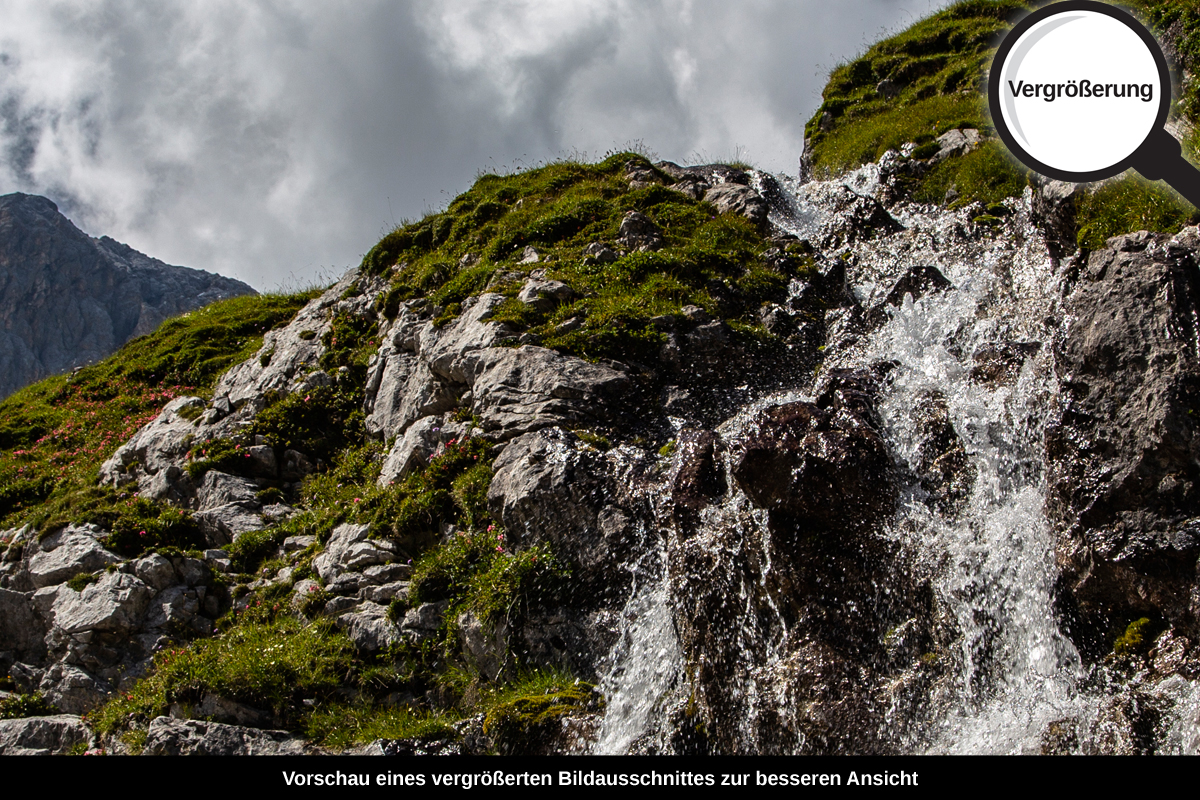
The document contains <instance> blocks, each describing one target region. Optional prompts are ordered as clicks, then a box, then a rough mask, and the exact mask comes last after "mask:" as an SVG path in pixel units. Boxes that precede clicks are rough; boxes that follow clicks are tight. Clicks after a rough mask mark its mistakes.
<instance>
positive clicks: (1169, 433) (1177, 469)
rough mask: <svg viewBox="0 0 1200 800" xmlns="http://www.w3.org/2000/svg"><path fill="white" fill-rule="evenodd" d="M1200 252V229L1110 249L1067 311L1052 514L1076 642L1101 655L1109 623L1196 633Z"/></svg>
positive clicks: (1054, 430) (1115, 243)
mask: <svg viewBox="0 0 1200 800" xmlns="http://www.w3.org/2000/svg"><path fill="white" fill-rule="evenodd" d="M1197 244H1200V234H1198V233H1197V230H1196V229H1195V228H1189V229H1186V230H1185V231H1183V232H1182V233H1180V234H1179V235H1178V236H1177V237H1175V238H1173V239H1168V238H1167V237H1165V236H1156V235H1152V234H1148V233H1145V232H1142V233H1136V234H1129V235H1127V236H1121V237H1117V238H1115V239H1110V240H1109V242H1108V245H1107V246H1106V247H1105V248H1104V249H1103V250H1097V251H1095V252H1093V253H1092V254H1091V256H1090V257H1089V258H1088V262H1087V266H1086V267H1085V268H1084V269H1083V270H1082V272H1081V273H1080V275H1079V279H1078V282H1077V283H1076V285H1075V288H1074V291H1072V292H1071V294H1070V295H1069V296H1068V297H1067V300H1066V303H1065V308H1064V312H1065V315H1066V318H1067V320H1068V323H1067V325H1066V326H1065V331H1064V332H1063V335H1062V337H1061V339H1060V340H1059V341H1058V343H1057V344H1056V346H1055V349H1054V361H1055V371H1056V372H1057V374H1058V378H1059V384H1060V400H1059V403H1060V412H1059V417H1058V421H1057V422H1056V424H1054V425H1052V426H1050V428H1049V429H1048V430H1047V431H1046V455H1047V460H1048V463H1049V475H1048V478H1049V497H1048V499H1047V511H1048V513H1049V515H1050V517H1051V519H1053V520H1054V521H1056V522H1057V524H1058V527H1059V530H1060V532H1061V534H1060V535H1061V543H1060V545H1059V548H1058V553H1059V555H1060V559H1061V561H1062V564H1061V566H1062V567H1063V572H1064V575H1063V577H1064V580H1065V581H1067V583H1068V584H1069V586H1070V587H1071V591H1072V598H1073V602H1074V603H1075V604H1077V605H1078V608H1077V610H1076V611H1075V613H1076V614H1078V617H1079V618H1080V620H1081V624H1080V625H1079V626H1078V629H1077V630H1076V638H1077V639H1080V641H1079V642H1077V644H1078V643H1081V642H1082V643H1084V644H1087V643H1086V642H1084V641H1083V640H1085V639H1087V638H1088V637H1089V636H1095V637H1097V640H1096V641H1095V642H1094V643H1092V645H1094V646H1097V647H1106V646H1108V645H1107V644H1106V643H1105V642H1106V641H1108V637H1109V632H1108V628H1109V626H1110V625H1112V624H1113V622H1110V621H1109V620H1110V619H1112V620H1114V621H1119V620H1130V619H1137V618H1138V617H1141V616H1148V617H1151V618H1165V619H1167V620H1168V621H1170V622H1171V623H1173V624H1175V625H1177V626H1180V627H1181V629H1182V630H1184V631H1186V632H1188V634H1189V635H1191V636H1195V635H1196V634H1197V633H1200V625H1198V624H1197V621H1196V620H1197V618H1198V614H1200V592H1197V591H1196V588H1195V587H1196V574H1195V565H1196V559H1197V557H1198V556H1200V515H1198V514H1197V503H1198V502H1200V418H1198V417H1197V414H1196V411H1195V410H1196V409H1198V408H1200V326H1198V323H1197V319H1198V318H1200V273H1198V272H1197V261H1196V249H1197ZM1108 643H1109V644H1110V641H1109V642H1108Z"/></svg>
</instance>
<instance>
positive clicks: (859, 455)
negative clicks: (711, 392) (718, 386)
mask: <svg viewBox="0 0 1200 800" xmlns="http://www.w3.org/2000/svg"><path fill="white" fill-rule="evenodd" d="M869 386H870V383H869V381H868V380H867V379H864V378H861V377H860V376H853V375H846V376H839V379H837V380H833V381H831V382H830V383H829V384H828V386H827V388H826V389H825V391H824V392H823V393H822V394H821V396H820V397H819V398H818V400H817V403H815V404H814V403H805V402H795V403H787V404H785V405H780V406H773V407H771V408H768V409H767V410H765V411H763V412H762V413H761V414H759V416H758V417H757V419H756V420H755V422H754V424H753V425H752V427H751V432H750V434H749V435H748V436H747V437H746V440H745V441H744V442H743V443H742V444H741V446H740V448H739V450H740V452H739V455H738V456H737V458H736V461H735V465H734V469H733V476H734V480H736V481H737V482H738V485H739V486H741V487H742V489H743V491H745V492H746V494H747V495H748V496H749V497H750V499H751V500H752V501H754V503H755V504H756V505H758V506H759V507H760V508H765V509H768V510H771V511H775V512H779V513H784V514H788V515H791V516H793V517H797V518H800V519H803V520H806V521H808V522H810V523H812V524H813V525H816V526H818V527H820V528H825V529H830V530H844V529H849V528H856V527H862V526H869V525H871V524H872V523H873V522H875V521H876V520H878V519H880V518H881V517H882V516H884V515H885V514H888V513H890V512H891V511H892V510H893V509H894V507H895V501H896V486H895V483H894V481H893V479H892V471H893V467H892V459H891V455H890V453H889V452H888V449H887V445H886V444H885V443H884V441H883V438H882V437H881V435H880V433H879V431H878V429H877V427H876V426H877V422H876V420H875V419H874V412H873V409H872V408H871V400H870V397H871V395H870V393H869V391H870V390H869V388H867V387H869Z"/></svg>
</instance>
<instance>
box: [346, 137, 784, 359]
mask: <svg viewBox="0 0 1200 800" xmlns="http://www.w3.org/2000/svg"><path fill="white" fill-rule="evenodd" d="M629 164H633V165H634V166H635V167H637V168H640V169H644V170H648V171H650V172H653V173H655V175H656V176H657V180H659V181H660V182H661V184H663V185H651V186H648V187H643V188H638V189H633V190H630V188H629V183H628V181H627V180H625V177H624V176H625V171H626V168H627V165H629ZM672 183H674V181H673V180H672V178H671V177H669V176H668V175H666V174H665V173H662V172H660V171H658V170H655V169H654V168H653V167H652V166H651V165H650V163H649V162H648V161H646V159H644V158H642V157H640V156H637V155H635V154H632V153H622V154H617V155H614V156H611V157H610V158H608V159H606V160H605V161H603V162H601V163H599V164H580V163H575V162H562V163H557V164H551V165H549V166H546V167H543V168H541V169H536V170H531V171H529V172H525V173H521V174H517V175H508V176H499V175H485V176H483V177H481V178H480V179H479V180H477V181H476V183H475V185H474V186H472V187H471V189H469V190H468V191H467V192H465V193H464V194H462V195H460V196H459V197H457V198H455V200H454V201H453V202H452V203H450V205H449V207H448V208H447V209H446V211H444V212H442V213H440V214H434V215H432V216H429V217H427V218H425V219H424V220H421V221H420V222H417V223H414V224H411V225H406V226H403V227H400V228H398V229H397V230H395V231H393V232H392V233H390V234H388V235H387V236H385V237H384V238H383V240H382V241H381V242H379V244H377V245H376V246H375V247H374V248H373V249H372V250H371V252H370V253H368V254H367V257H366V259H365V260H364V262H363V267H364V269H365V270H366V271H367V272H369V273H371V274H379V275H384V274H386V275H389V276H391V278H392V282H393V288H392V290H391V291H390V292H389V294H388V295H387V297H386V299H385V300H384V301H383V303H382V306H383V310H384V312H385V313H386V314H388V315H391V314H394V313H395V311H396V308H397V307H398V304H399V303H400V302H401V301H402V300H405V299H408V298H412V297H418V296H420V297H427V298H428V299H429V300H430V302H432V303H434V304H435V305H437V306H440V307H443V308H444V312H443V318H444V319H447V320H448V319H450V318H452V317H453V316H454V315H455V314H456V313H457V312H458V308H459V304H460V303H461V302H462V301H463V300H464V299H465V298H466V297H468V296H469V295H471V294H474V293H477V292H480V291H482V290H483V289H484V288H488V289H489V291H498V292H501V293H503V294H507V295H509V296H510V297H512V298H515V296H516V294H517V292H518V291H519V290H520V288H521V285H522V283H523V282H524V277H523V276H522V275H517V274H513V275H511V276H510V275H509V270H511V267H512V263H513V261H514V260H515V259H516V258H519V257H520V255H521V253H522V251H523V248H525V247H526V246H533V247H535V248H536V249H538V250H539V251H540V252H541V254H542V255H541V259H542V261H541V262H540V263H539V264H538V265H537V266H539V267H544V268H545V269H546V277H547V278H550V279H554V280H559V281H562V282H564V283H566V284H567V285H569V286H570V287H571V288H572V289H574V290H575V294H576V297H577V299H575V300H573V301H571V302H567V303H563V304H561V305H559V306H557V307H556V308H554V309H553V310H549V311H538V310H536V309H534V308H532V307H530V306H527V305H525V304H523V303H520V302H518V301H517V300H515V299H512V300H511V301H510V302H509V303H508V304H507V305H506V306H505V307H504V308H503V309H501V311H500V312H499V314H498V315H497V317H496V319H497V320H498V321H506V322H508V323H510V324H511V325H513V326H514V328H515V329H516V330H518V331H520V332H528V333H531V334H533V335H534V336H536V337H538V338H539V339H540V340H541V343H542V344H543V346H545V347H549V348H552V349H555V350H559V351H561V352H564V353H570V354H573V355H578V356H581V357H584V358H601V357H607V358H616V359H620V360H628V359H634V360H637V361H652V360H653V358H654V353H655V352H656V351H657V349H658V347H659V345H661V343H662V341H663V335H662V334H661V333H660V332H659V331H658V330H657V329H656V328H655V327H654V326H653V325H652V324H651V322H650V321H651V320H652V319H653V318H654V317H658V316H663V315H672V314H678V313H679V312H680V310H681V308H682V307H683V306H684V305H696V306H700V307H701V308H703V309H705V311H707V312H709V313H710V314H712V315H713V316H717V317H722V318H725V319H726V320H728V321H729V322H731V324H733V325H734V327H735V328H740V329H742V330H744V331H746V330H750V329H753V328H755V327H756V326H757V324H758V319H757V316H756V312H757V309H758V308H759V306H760V305H761V303H762V302H763V301H764V300H766V299H768V298H770V297H773V296H776V295H778V294H780V293H781V292H782V290H783V289H784V288H785V287H786V284H787V278H788V276H787V275H786V274H785V273H784V272H780V271H779V270H778V269H777V268H771V267H769V266H768V265H767V264H766V262H765V261H764V259H763V258H762V253H763V252H764V251H765V250H766V249H767V244H766V241H765V239H764V237H763V235H762V233H761V232H760V231H757V230H755V228H754V226H753V225H752V224H751V223H750V222H748V221H747V220H746V219H745V218H743V217H740V216H736V215H731V214H724V215H719V216H718V215H717V213H716V210H715V209H714V208H713V207H712V206H711V205H709V204H707V203H704V202H702V201H698V200H693V199H692V198H690V197H688V196H687V195H685V194H683V193H681V192H677V191H672V190H671V189H669V188H667V184H672ZM629 211H639V212H642V213H644V214H646V215H647V216H649V217H650V218H651V219H652V220H653V221H654V222H655V223H657V225H658V226H659V227H660V228H661V229H662V232H663V235H664V238H665V244H666V246H665V247H664V248H663V249H661V250H659V251H657V252H653V253H632V254H630V255H628V256H625V257H624V258H621V259H620V260H619V261H617V262H615V263H611V264H606V263H599V262H598V261H597V260H596V259H588V258H586V257H585V254H584V248H585V247H586V246H587V245H588V244H590V243H592V242H598V241H607V242H612V241H614V240H615V239H616V238H617V233H618V229H619V227H620V225H621V221H622V219H623V217H624V216H625V214H626V213H627V212H629ZM796 265H797V266H800V261H799V260H797V261H796ZM572 319H578V320H580V321H581V322H582V325H580V326H579V327H573V328H571V329H570V330H564V325H563V323H565V322H566V321H567V320H572ZM566 327H570V326H566Z"/></svg>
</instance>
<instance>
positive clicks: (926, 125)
mask: <svg viewBox="0 0 1200 800" xmlns="http://www.w3.org/2000/svg"><path fill="white" fill-rule="evenodd" d="M1040 5H1044V3H1042V2H1017V0H967V1H966V2H959V3H956V4H955V5H953V6H951V7H950V8H947V9H945V10H943V11H941V12H938V13H936V14H933V15H932V16H930V17H929V18H927V19H924V20H921V21H920V22H918V23H917V24H915V25H913V26H911V27H909V28H908V29H906V30H904V31H901V32H899V33H897V34H895V35H893V36H889V37H887V38H885V39H884V40H882V41H880V42H878V43H876V44H874V45H872V46H871V47H869V48H868V49H867V50H866V51H865V52H864V53H863V54H862V55H860V56H859V57H857V58H855V59H853V60H851V61H849V62H847V63H845V64H843V65H841V66H839V67H838V68H836V69H835V70H834V71H833V72H832V74H831V75H830V77H829V82H828V84H827V85H826V87H825V90H824V92H823V94H822V97H823V103H822V105H821V107H820V108H819V109H818V110H817V112H816V114H814V115H813V117H812V119H810V120H809V122H808V125H807V128H806V135H807V136H808V139H809V144H810V153H809V155H810V159H811V163H812V166H813V169H814V172H815V173H816V174H817V176H818V177H820V176H827V175H835V174H840V173H843V172H845V171H847V170H849V169H853V168H855V167H857V166H859V165H861V164H865V163H868V162H872V161H876V160H877V159H878V158H879V157H880V156H881V155H883V153H884V152H886V151H887V150H890V149H899V148H900V147H901V145H903V144H905V143H907V142H914V143H916V144H917V145H918V148H917V150H916V151H915V154H914V156H915V157H916V158H928V157H929V156H930V155H932V154H933V153H934V152H936V145H935V144H933V140H934V139H935V138H936V137H938V136H940V135H941V134H942V133H945V132H946V131H948V130H951V129H953V128H975V129H978V130H980V131H982V132H984V133H985V134H988V135H993V136H994V129H993V126H992V124H991V119H990V115H989V112H988V109H987V100H986V87H985V86H984V83H983V74H984V70H985V69H986V68H987V67H988V66H989V65H990V63H991V60H992V57H993V56H994V53H995V47H996V46H997V45H998V44H999V42H1000V39H1001V38H1002V36H1003V34H1004V32H1006V31H1007V30H1008V29H1009V28H1010V27H1011V25H1012V24H1013V23H1014V22H1015V21H1016V20H1018V19H1019V18H1020V17H1021V16H1022V15H1023V14H1025V13H1027V11H1028V10H1030V9H1032V8H1034V7H1037V6H1040ZM1120 5H1124V6H1126V7H1128V8H1130V9H1131V10H1133V12H1134V13H1135V15H1137V16H1139V17H1140V18H1141V19H1142V20H1144V21H1145V22H1146V23H1147V24H1148V25H1150V27H1151V28H1152V29H1153V30H1154V31H1155V32H1156V33H1158V34H1159V36H1160V38H1162V32H1164V31H1166V30H1167V29H1168V28H1170V29H1172V30H1173V31H1174V32H1176V34H1177V37H1176V39H1175V48H1176V49H1177V50H1178V52H1179V53H1180V56H1181V61H1182V63H1181V65H1180V66H1182V67H1184V68H1185V69H1188V70H1193V69H1195V67H1196V65H1197V64H1200V3H1198V2H1196V0H1169V1H1167V0H1133V1H1132V2H1129V3H1124V4H1120ZM1173 35H1174V34H1173ZM883 80H889V81H891V82H892V84H893V85H894V87H895V89H896V93H895V95H894V96H892V97H884V96H882V95H881V94H880V93H879V92H878V91H877V88H876V87H877V86H878V84H879V83H880V82H881V81H883ZM1175 88H1176V104H1175V110H1174V111H1175V113H1176V114H1178V115H1181V116H1182V117H1184V118H1185V119H1188V120H1190V121H1192V122H1193V124H1194V123H1195V122H1196V120H1197V119H1200V81H1192V82H1190V83H1188V84H1187V85H1186V86H1184V87H1179V86H1177V87H1175ZM1181 89H1182V90H1183V91H1182V92H1181V91H1180V90H1181ZM826 115H828V116H827V117H826ZM823 117H825V118H826V125H825V128H826V129H825V130H822V124H821V122H822V118H823ZM1184 145H1185V148H1186V150H1187V153H1188V155H1189V157H1192V158H1195V156H1196V154H1197V153H1200V131H1197V130H1195V129H1193V132H1192V133H1191V134H1190V136H1189V138H1188V140H1187V141H1185V142H1184ZM1027 175H1028V172H1027V170H1025V168H1024V167H1023V166H1021V165H1020V164H1018V163H1017V161H1016V160H1015V159H1014V158H1012V156H1011V155H1009V154H1008V152H1007V151H1006V149H1005V148H1004V147H1003V145H1002V144H1001V143H1000V142H999V141H993V142H991V143H989V144H987V145H985V146H984V147H982V148H980V149H979V150H977V151H975V152H973V153H970V154H968V155H966V156H963V157H959V158H950V159H947V160H945V161H943V162H942V163H940V164H938V165H937V166H936V167H934V168H933V169H932V170H930V171H929V172H928V174H926V175H923V176H921V177H920V178H917V179H901V180H902V184H903V187H904V188H906V189H907V191H908V192H910V193H911V196H912V198H913V199H914V200H917V201H920V202H927V203H941V202H943V200H944V199H945V198H946V192H947V190H948V189H950V188H952V187H953V188H954V190H955V195H956V196H955V197H954V199H953V200H952V202H951V203H950V204H951V205H953V206H956V207H961V206H965V205H968V204H970V203H973V202H981V203H983V204H984V205H985V206H994V205H995V204H996V203H998V202H1000V201H1001V200H1003V199H1005V198H1008V197H1018V196H1020V194H1021V193H1022V192H1023V191H1024V190H1025V187H1026V186H1027V185H1028V180H1027ZM1197 219H1200V217H1197V215H1196V212H1195V211H1194V209H1192V207H1191V206H1190V205H1189V204H1188V203H1186V202H1185V201H1183V200H1182V199H1181V198H1180V197H1179V196H1178V195H1177V194H1175V193H1174V192H1173V191H1172V190H1170V189H1168V188H1166V187H1165V185H1163V184H1161V183H1150V182H1147V181H1144V180H1140V179H1138V178H1136V177H1128V176H1127V177H1125V178H1122V179H1121V180H1120V181H1117V182H1116V183H1115V184H1109V185H1106V186H1103V187H1102V188H1100V189H1099V190H1098V191H1096V192H1095V193H1094V194H1090V195H1088V196H1086V197H1085V198H1084V199H1083V200H1081V201H1080V206H1079V213H1078V218H1077V221H1078V225H1079V230H1078V240H1079V243H1080V244H1081V245H1083V246H1087V247H1100V246H1103V244H1104V241H1105V239H1107V238H1108V237H1110V236H1116V235H1119V234H1122V233H1128V232H1130V231H1136V230H1143V229H1144V230H1151V231H1158V232H1164V233H1174V232H1176V231H1178V230H1179V229H1180V228H1181V227H1183V226H1184V225H1187V224H1193V223H1195V222H1196V221H1197Z"/></svg>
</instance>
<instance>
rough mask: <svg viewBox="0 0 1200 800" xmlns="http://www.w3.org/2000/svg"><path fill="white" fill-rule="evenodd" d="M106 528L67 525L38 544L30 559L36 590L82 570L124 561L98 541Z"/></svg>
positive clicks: (67, 578)
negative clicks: (98, 537)
mask: <svg viewBox="0 0 1200 800" xmlns="http://www.w3.org/2000/svg"><path fill="white" fill-rule="evenodd" d="M104 533H105V531H104V530H103V529H101V528H98V527H96V526H95V525H87V524H84V525H68V526H67V527H65V528H62V529H60V530H57V531H55V532H54V533H52V534H50V535H49V536H47V537H45V538H44V539H42V540H41V541H40V542H39V543H38V548H39V549H38V552H35V553H34V555H33V557H32V558H30V559H29V566H28V571H29V578H30V581H31V582H32V583H33V587H34V588H35V589H41V588H42V587H44V586H52V585H54V584H56V583H62V582H63V581H66V580H69V579H71V578H73V577H75V576H76V575H78V574H80V573H81V572H95V571H96V570H98V569H103V568H104V567H106V566H108V565H109V564H116V563H119V562H120V561H121V558H120V556H118V555H116V554H115V553H110V552H109V551H108V550H106V549H104V547H103V546H102V545H101V544H100V543H99V542H98V541H96V537H97V536H100V535H104Z"/></svg>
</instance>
